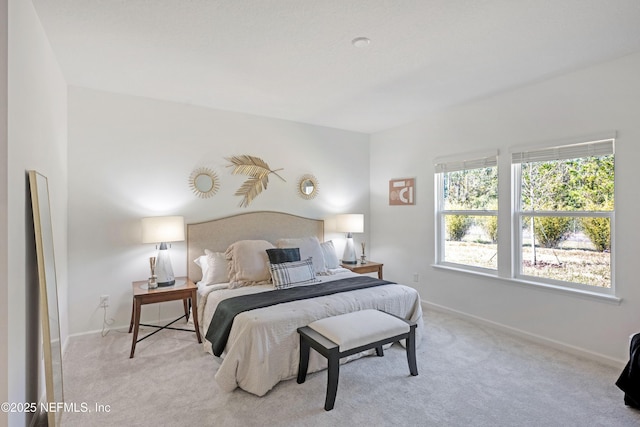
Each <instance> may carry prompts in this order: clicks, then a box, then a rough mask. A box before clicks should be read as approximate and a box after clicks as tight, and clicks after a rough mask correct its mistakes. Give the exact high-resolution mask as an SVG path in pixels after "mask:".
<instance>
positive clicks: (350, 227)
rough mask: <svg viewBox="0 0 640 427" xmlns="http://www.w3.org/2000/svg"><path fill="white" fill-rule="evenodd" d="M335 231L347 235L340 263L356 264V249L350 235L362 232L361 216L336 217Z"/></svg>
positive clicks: (362, 217)
mask: <svg viewBox="0 0 640 427" xmlns="http://www.w3.org/2000/svg"><path fill="white" fill-rule="evenodd" d="M336 231H340V232H343V233H347V243H346V245H345V247H344V254H343V255H342V262H343V263H344V264H357V263H358V258H357V257H356V248H355V246H354V244H353V235H352V233H362V232H364V215H363V214H343V215H338V216H337V217H336Z"/></svg>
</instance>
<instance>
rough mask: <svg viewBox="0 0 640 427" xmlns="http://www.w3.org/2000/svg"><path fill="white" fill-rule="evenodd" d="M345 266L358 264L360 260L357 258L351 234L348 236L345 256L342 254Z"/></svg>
mask: <svg viewBox="0 0 640 427" xmlns="http://www.w3.org/2000/svg"><path fill="white" fill-rule="evenodd" d="M342 263H343V264H357V263H358V258H356V248H355V246H354V245H353V237H351V233H349V234H348V237H347V243H346V245H345V247H344V254H342Z"/></svg>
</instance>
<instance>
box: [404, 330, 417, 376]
mask: <svg viewBox="0 0 640 427" xmlns="http://www.w3.org/2000/svg"><path fill="white" fill-rule="evenodd" d="M406 344H407V361H408V362H409V372H411V375H413V376H414V377H415V376H416V375H418V364H417V363H416V327H415V326H412V327H411V330H410V331H409V335H408V336H407V342H406Z"/></svg>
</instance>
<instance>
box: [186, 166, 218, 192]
mask: <svg viewBox="0 0 640 427" xmlns="http://www.w3.org/2000/svg"><path fill="white" fill-rule="evenodd" d="M189 187H191V191H193V192H194V193H195V195H196V196H198V197H200V198H202V199H206V198H208V197H211V196H213V195H214V194H216V192H217V191H218V188H220V183H219V182H218V175H216V173H215V172H214V171H213V170H211V169H209V168H205V167H202V168H198V169H196V170H194V171H193V172H191V176H189Z"/></svg>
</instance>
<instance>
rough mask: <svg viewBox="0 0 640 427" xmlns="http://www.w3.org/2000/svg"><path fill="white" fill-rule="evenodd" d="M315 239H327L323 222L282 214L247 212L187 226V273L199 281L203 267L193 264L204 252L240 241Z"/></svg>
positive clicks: (272, 241)
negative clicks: (311, 237)
mask: <svg viewBox="0 0 640 427" xmlns="http://www.w3.org/2000/svg"><path fill="white" fill-rule="evenodd" d="M309 236H316V237H317V238H318V240H320V241H321V242H322V241H323V240H324V221H323V220H321V219H311V218H303V217H301V216H296V215H291V214H287V213H281V212H248V213H242V214H238V215H233V216H229V217H225V218H220V219H214V220H211V221H206V222H199V223H197V224H187V273H188V274H189V278H190V279H191V280H192V281H193V282H194V283H196V282H198V281H199V280H200V279H201V278H202V277H201V276H202V272H201V270H200V268H199V267H198V266H197V265H196V264H195V263H194V262H193V260H194V259H196V258H197V257H199V256H200V255H203V254H204V250H205V249H209V250H211V251H213V252H224V251H226V250H227V248H228V247H229V245H230V244H232V243H234V242H237V241H238V240H267V241H269V242H271V243H275V242H276V240H278V239H281V238H299V237H309Z"/></svg>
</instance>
